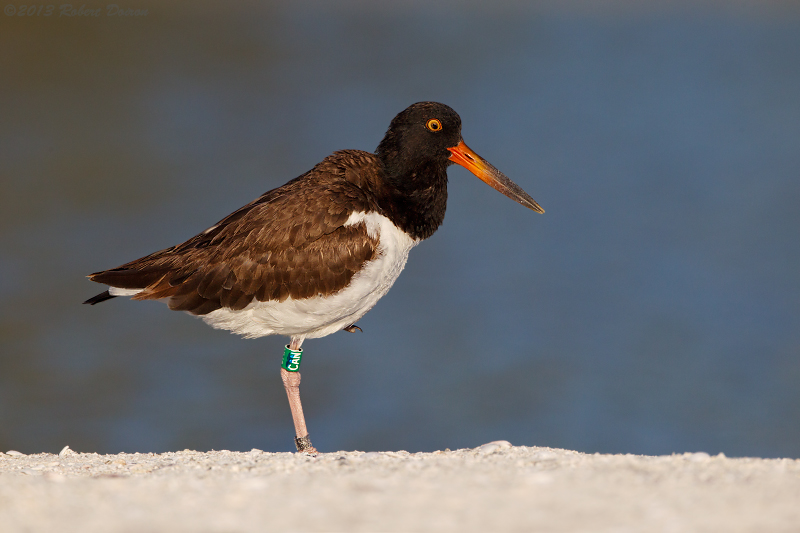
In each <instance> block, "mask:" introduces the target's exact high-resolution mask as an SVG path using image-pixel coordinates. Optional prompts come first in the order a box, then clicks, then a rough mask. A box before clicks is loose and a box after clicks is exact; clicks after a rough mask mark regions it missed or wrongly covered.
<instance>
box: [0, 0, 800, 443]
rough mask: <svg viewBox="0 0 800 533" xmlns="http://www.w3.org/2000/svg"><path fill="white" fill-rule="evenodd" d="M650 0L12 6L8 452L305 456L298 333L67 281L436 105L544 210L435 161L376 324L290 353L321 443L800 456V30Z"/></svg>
mask: <svg viewBox="0 0 800 533" xmlns="http://www.w3.org/2000/svg"><path fill="white" fill-rule="evenodd" d="M100 6H101V5H100V4H98V6H97V7H100ZM565 6H566V7H565ZM648 6H649V4H644V3H642V4H637V3H631V2H610V3H606V4H602V6H600V7H594V8H592V9H591V10H586V9H581V8H579V7H578V5H577V4H569V3H568V4H557V5H556V4H542V5H539V6H537V7H525V6H521V5H517V4H516V3H513V2H508V3H496V2H495V3H492V7H491V8H488V7H478V6H473V7H466V6H464V5H462V4H458V5H456V4H452V5H449V4H442V5H441V6H440V7H434V8H431V7H424V6H423V5H422V4H419V5H418V4H416V3H393V4H392V5H391V6H389V5H380V6H377V5H371V4H366V3H358V2H354V3H351V4H337V7H335V8H334V7H332V6H331V7H329V6H326V5H323V4H292V5H291V6H289V5H284V4H248V5H243V6H238V7H232V6H227V5H226V6H224V7H223V6H222V5H217V4H215V3H208V4H201V3H173V4H170V5H169V6H165V5H161V4H159V3H152V4H150V3H141V2H140V3H137V4H136V5H133V4H131V5H130V7H147V8H148V9H149V11H148V14H147V15H146V16H144V17H138V18H135V17H131V18H109V17H104V16H101V17H98V18H91V19H88V18H87V19H75V18H71V19H68V18H65V17H60V18H59V17H52V18H42V17H10V16H7V15H0V59H1V61H2V63H0V69H1V70H0V78H1V81H0V102H1V103H0V106H1V108H2V117H3V118H2V120H1V121H0V179H2V195H0V274H2V275H0V298H2V302H3V305H2V306H0V450H5V449H11V448H13V449H17V450H21V451H24V452H39V451H50V452H54V451H58V450H59V449H60V448H61V447H62V446H64V445H66V444H69V445H70V446H71V447H72V448H73V449H75V450H79V451H97V452H101V453H106V452H119V451H129V452H132V451H153V452H161V451H166V450H178V449H184V448H194V449H201V450H207V449H212V448H216V449H221V448H225V449H233V450H248V449H250V448H253V447H258V448H261V449H266V450H272V451H278V450H290V449H292V447H293V444H292V424H291V418H290V414H289V409H288V405H287V402H286V398H285V395H284V392H283V388H282V386H281V384H280V378H279V372H278V368H279V357H280V354H281V346H282V344H283V343H284V342H285V340H284V339H281V338H267V339H261V340H257V341H244V340H241V339H238V338H236V337H234V336H232V335H230V334H228V333H225V332H220V331H214V330H212V329H210V328H208V327H207V326H205V325H204V324H203V323H202V322H200V321H199V320H196V319H193V318H190V317H188V316H186V315H183V314H180V313H171V312H168V311H167V310H166V307H165V306H164V305H163V304H158V303H151V302H127V301H124V300H122V299H117V300H114V301H111V302H108V303H105V304H103V305H102V306H97V307H89V306H82V305H80V302H81V301H83V300H84V299H86V298H88V297H89V296H92V295H94V294H95V293H96V292H99V291H100V290H102V287H99V286H97V285H95V284H92V283H90V282H88V281H86V280H85V279H84V278H83V276H84V275H86V274H88V273H90V272H93V271H96V270H100V269H104V268H110V267H113V266H116V265H118V264H120V263H123V262H126V261H128V260H131V259H134V258H136V257H139V256H141V255H144V254H146V253H149V252H151V251H154V250H156V249H160V248H164V247H167V246H170V245H172V244H175V243H177V242H180V241H182V240H184V239H186V238H188V237H190V236H191V235H193V234H195V233H196V232H197V231H199V230H202V229H203V228H205V227H208V226H209V225H210V224H211V223H213V222H215V221H216V220H218V219H220V218H222V217H223V216H225V215H226V214H228V213H229V212H231V211H232V210H234V209H236V208H237V207H239V206H241V205H243V204H244V203H246V202H248V201H249V200H251V199H253V198H254V197H256V196H258V195H259V194H261V193H262V192H264V191H266V190H268V189H270V188H273V187H275V186H277V185H280V184H281V183H283V182H285V181H287V180H288V179H291V178H293V177H295V176H297V175H299V174H301V173H302V172H304V171H306V170H308V169H309V168H311V166H313V164H315V163H316V162H317V161H319V160H320V159H322V158H323V157H324V156H325V155H327V154H328V153H330V152H332V151H333V150H337V149H342V148H360V149H368V150H371V149H374V147H375V146H376V145H377V143H378V141H379V140H380V138H381V137H382V135H383V133H384V131H385V129H386V127H387V126H388V124H389V121H390V119H391V118H392V117H393V116H394V114H396V113H397V112H398V111H400V110H402V109H403V108H405V107H406V106H407V105H409V104H411V103H413V102H416V101H419V100H439V101H442V102H445V103H447V104H449V105H451V106H452V107H453V108H455V109H456V110H457V111H458V112H459V113H460V114H461V117H462V120H463V124H464V128H463V134H464V137H465V140H466V141H467V143H468V144H469V145H470V146H471V147H472V148H474V149H475V150H476V151H477V152H478V153H480V154H481V155H483V156H484V157H486V158H487V159H489V160H490V161H491V162H493V163H494V165H495V166H497V167H498V168H500V169H501V170H503V171H504V172H505V173H506V174H507V175H509V176H510V177H511V178H512V179H514V180H515V181H516V182H517V183H519V184H520V185H522V186H523V187H524V188H525V189H526V190H527V191H528V192H530V193H531V194H532V196H533V197H534V198H536V199H537V200H538V201H539V202H540V203H541V204H542V206H543V207H544V208H545V209H546V210H547V214H545V215H543V216H538V215H534V214H533V213H531V212H530V211H528V210H525V209H523V208H521V207H520V206H518V205H516V204H514V203H513V202H511V201H510V200H508V199H507V198H504V197H503V196H501V195H500V194H497V193H496V192H495V191H493V190H491V189H489V188H488V187H486V186H485V185H483V184H482V183H480V182H479V181H478V180H476V179H474V177H472V176H471V175H470V174H469V173H468V172H467V171H465V170H463V169H460V168H452V169H451V170H450V178H451V186H450V204H449V209H448V216H447V220H446V222H445V225H444V226H443V228H442V229H441V230H440V231H439V232H438V233H437V234H436V235H435V236H434V237H433V238H432V239H430V240H429V241H427V242H425V243H423V244H422V245H420V246H419V247H417V248H416V249H415V250H414V251H413V252H412V256H411V259H410V261H409V264H408V267H407V269H406V271H405V272H404V273H403V275H402V276H401V277H400V279H399V281H398V282H397V284H396V285H395V287H394V288H393V289H392V291H391V292H390V293H389V295H388V296H387V297H386V298H384V300H382V301H381V302H380V303H379V304H378V306H377V307H376V308H375V309H373V310H372V311H371V312H370V313H369V314H368V315H367V316H366V317H365V318H364V319H362V320H361V321H360V322H359V325H360V326H361V327H362V328H363V329H364V332H363V333H357V334H347V333H339V334H336V335H333V336H330V337H327V338H325V339H320V340H312V341H309V342H307V343H306V344H305V346H304V348H305V349H306V354H307V357H306V359H305V361H306V362H305V364H304V366H303V400H304V407H305V410H306V414H307V417H308V423H309V426H310V430H311V436H312V438H313V441H314V443H315V445H317V447H318V448H320V449H322V450H324V451H331V450H336V449H362V450H370V449H408V450H411V451H417V450H432V449H437V448H445V447H449V448H457V447H464V446H475V445H478V444H481V443H483V442H487V441H490V440H496V439H508V440H510V441H511V442H513V443H515V444H525V445H546V446H558V447H566V448H572V449H577V450H581V451H588V452H594V451H599V452H631V453H648V454H660V453H671V452H683V451H695V450H704V451H707V452H710V453H717V452H720V451H721V452H724V453H726V454H727V455H734V456H735V455H759V456H791V457H798V456H800V389H798V387H797V383H798V379H800V328H799V327H798V325H800V324H799V322H800V320H799V319H800V276H799V275H798V272H800V242H799V241H798V229H800V215H799V214H798V209H797V205H798V204H799V203H800V180H799V179H798V178H800V176H799V175H798V174H800V172H798V169H800V150H798V141H800V96H798V95H800V62H798V61H797V59H798V57H799V56H798V54H799V53H800V12H799V11H798V10H797V9H796V8H795V7H794V4H791V3H785V4H783V3H771V2H766V3H760V4H754V5H753V6H750V7H747V5H746V4H741V5H739V6H738V7H737V8H724V9H723V8H722V7H721V6H720V5H718V4H716V3H708V4H705V3H702V2H701V3H693V4H686V5H684V4H680V3H672V4H665V5H664V6H662V7H659V8H652V7H648ZM90 7H92V6H90Z"/></svg>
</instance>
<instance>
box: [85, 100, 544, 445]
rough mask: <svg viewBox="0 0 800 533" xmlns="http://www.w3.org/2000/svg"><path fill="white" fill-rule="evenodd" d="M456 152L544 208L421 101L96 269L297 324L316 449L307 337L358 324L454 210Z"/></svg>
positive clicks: (189, 302) (453, 119)
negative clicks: (152, 246) (163, 241)
mask: <svg viewBox="0 0 800 533" xmlns="http://www.w3.org/2000/svg"><path fill="white" fill-rule="evenodd" d="M453 163H457V164H459V165H461V166H463V167H465V168H467V169H468V170H469V171H470V172H472V173H473V174H475V175H476V176H477V177H478V178H480V179H481V180H483V181H484V182H486V183H487V184H488V185H490V186H492V187H494V188H495V189H497V190H498V191H500V192H501V193H503V194H504V195H506V196H508V197H509V198H511V199H512V200H515V201H516V202H518V203H520V204H522V205H523V206H525V207H528V208H530V209H532V210H534V211H536V212H537V213H544V210H543V209H542V208H541V207H540V206H539V204H537V203H536V201H534V199H533V198H531V197H530V196H529V195H528V194H527V193H526V192H525V191H523V190H522V189H521V188H520V187H519V186H517V185H516V184H515V183H514V182H512V181H511V180H510V179H508V178H507V177H506V176H505V175H503V174H502V173H501V172H500V171H499V170H497V169H496V168H494V167H493V166H492V165H491V164H489V163H488V162H487V161H486V160H485V159H483V158H481V157H480V156H479V155H478V154H476V153H475V152H473V151H472V150H471V149H470V148H469V147H467V145H466V144H464V141H463V139H462V138H461V118H460V117H459V116H458V114H457V113H456V112H455V111H453V110H452V109H451V108H450V107H448V106H446V105H444V104H440V103H436V102H419V103H416V104H414V105H412V106H410V107H408V108H407V109H406V110H404V111H403V112H401V113H400V114H398V115H397V116H396V117H394V119H393V120H392V123H391V125H390V126H389V129H388V131H387V132H386V135H385V136H384V138H383V140H382V141H381V142H380V144H379V145H378V149H377V150H376V151H375V153H374V154H371V153H369V152H363V151H360V150H342V151H339V152H334V153H333V154H332V155H330V156H328V157H326V158H325V159H324V160H322V162H321V163H319V164H317V165H316V166H315V167H314V168H312V169H311V170H310V171H308V172H306V173H305V174H303V175H302V176H300V177H298V178H295V179H293V180H292V181H290V182H288V183H286V184H285V185H283V186H281V187H278V188H277V189H273V190H271V191H269V192H267V193H265V194H263V195H262V196H261V197H259V198H258V199H257V200H255V201H253V202H251V203H249V204H247V205H246V206H244V207H242V208H241V209H239V210H237V211H235V212H233V213H232V214H230V215H228V216H227V217H225V218H224V219H222V220H221V221H219V222H217V223H216V224H214V225H213V226H211V227H210V228H208V229H207V230H205V231H203V232H201V233H199V234H198V235H196V236H194V237H192V238H191V239H189V240H188V241H186V242H184V243H182V244H179V245H177V246H173V247H172V248H167V249H166V250H161V251H159V252H155V253H153V254H150V255H148V256H146V257H142V258H141V259H137V260H135V261H131V262H130V263H126V264H124V265H122V266H119V267H117V268H112V269H111V270H104V271H102V272H96V273H94V274H91V275H90V276H89V279H90V280H92V281H96V282H98V283H103V284H105V285H108V286H109V289H108V290H107V291H105V292H102V293H100V294H98V295H97V296H95V297H93V298H90V299H89V300H87V301H86V302H84V303H87V304H92V305H94V304H97V303H100V302H103V301H105V300H108V299H110V298H114V297H116V296H131V297H132V299H134V300H164V301H166V303H167V305H169V308H170V309H173V310H175V311H187V312H189V313H191V314H193V315H197V316H199V317H201V318H202V319H203V320H204V321H205V322H206V323H208V324H209V325H211V326H212V327H214V328H219V329H227V330H230V331H232V332H233V333H237V334H239V335H242V336H244V337H246V338H255V337H263V336H265V335H286V336H288V337H290V343H289V344H288V345H287V346H286V349H285V351H284V358H283V364H282V365H281V376H282V378H283V384H284V387H285V388H286V393H287V395H288V397H289V406H290V407H291V410H292V418H293V420H294V425H295V433H296V437H295V445H296V446H297V450H298V451H299V452H307V453H312V454H313V453H316V450H315V449H314V447H313V446H312V445H311V440H310V439H309V437H308V431H307V429H306V424H305V418H304V417H303V408H302V405H301V403H300V388H299V387H300V372H299V371H298V370H299V367H300V357H301V354H302V350H301V345H302V343H303V341H304V340H305V339H313V338H317V337H324V336H325V335H330V334H331V333H335V332H337V331H341V330H345V331H351V332H352V331H355V330H356V329H360V328H358V326H356V325H355V322H356V321H357V320H358V319H360V318H361V317H362V316H364V314H366V312H367V311H369V310H370V309H371V308H372V307H373V306H374V305H375V304H376V303H377V301H378V300H379V299H380V298H381V297H382V296H383V295H384V294H386V292H387V291H388V290H389V288H390V287H391V286H392V284H393V283H394V281H395V280H396V279H397V276H398V275H400V271H402V270H403V267H404V266H405V264H406V259H407V258H408V252H409V251H410V250H411V248H413V247H414V246H415V245H416V244H417V243H419V242H420V241H421V240H423V239H426V238H428V237H430V236H431V235H433V233H434V232H435V231H436V229H437V228H438V227H439V226H440V225H441V224H442V221H443V220H444V212H445V208H446V204H447V167H448V166H449V165H451V164H453Z"/></svg>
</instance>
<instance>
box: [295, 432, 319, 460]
mask: <svg viewBox="0 0 800 533" xmlns="http://www.w3.org/2000/svg"><path fill="white" fill-rule="evenodd" d="M294 445H295V446H297V453H305V454H308V455H310V456H312V457H316V455H317V453H319V452H317V449H316V448H314V446H312V445H311V439H310V438H308V435H306V436H305V437H295V438H294Z"/></svg>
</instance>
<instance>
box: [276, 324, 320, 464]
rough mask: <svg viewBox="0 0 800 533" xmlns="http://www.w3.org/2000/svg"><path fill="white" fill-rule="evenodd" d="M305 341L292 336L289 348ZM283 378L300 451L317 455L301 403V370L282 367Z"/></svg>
mask: <svg viewBox="0 0 800 533" xmlns="http://www.w3.org/2000/svg"><path fill="white" fill-rule="evenodd" d="M302 343H303V339H302V338H297V337H292V341H291V343H290V344H289V348H291V349H292V350H299V349H300V345H301V344H302ZM281 379H282V380H283V387H284V388H285V389H286V396H288V397H289V408H290V409H291V410H292V420H294V430H295V435H296V437H295V439H294V443H295V445H296V446H297V451H298V452H304V453H308V454H311V455H316V454H317V450H316V448H314V446H312V445H311V439H309V438H308V429H307V428H306V419H305V416H303V405H302V404H301V403H300V372H287V371H286V370H285V369H283V368H281Z"/></svg>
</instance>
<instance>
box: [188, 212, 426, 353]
mask: <svg viewBox="0 0 800 533" xmlns="http://www.w3.org/2000/svg"><path fill="white" fill-rule="evenodd" d="M362 222H363V223H365V224H366V226H367V232H368V233H369V234H370V236H371V237H377V238H378V242H379V245H378V254H377V257H376V258H374V259H372V260H371V261H369V262H368V263H367V264H365V265H364V267H363V268H362V269H361V270H360V271H359V272H357V273H356V274H355V275H354V276H353V278H352V279H351V280H350V284H349V285H348V286H347V287H346V288H344V289H342V290H341V291H339V292H337V293H336V294H333V295H330V296H325V297H322V296H315V297H313V298H306V299H302V300H293V299H291V298H289V299H286V300H284V301H283V302H275V301H270V302H258V301H253V302H252V303H251V304H250V305H248V306H247V307H245V308H244V309H242V310H240V311H231V310H230V309H224V308H223V309H217V310H216V311H212V312H211V313H208V314H207V315H204V316H202V319H203V320H204V321H205V322H206V323H207V324H209V325H211V326H212V327H215V328H218V329H227V330H230V331H232V332H233V333H237V334H239V335H242V336H244V337H245V338H256V337H263V336H265V335H275V334H277V335H287V336H293V337H300V338H301V339H304V338H312V339H313V338H316V337H324V336H325V335H330V334H331V333H335V332H337V331H340V330H341V329H343V328H345V327H347V326H349V325H351V324H353V323H354V322H356V321H357V320H358V319H360V318H361V317H362V316H364V315H365V314H366V312H367V311H369V310H370V309H372V307H373V306H374V305H375V304H376V303H377V302H378V300H380V299H381V297H382V296H383V295H384V294H386V293H387V292H388V291H389V289H390V288H391V286H392V285H393V284H394V282H395V280H396V279H397V277H398V276H399V275H400V272H401V271H402V270H403V267H405V265H406V261H407V260H408V252H409V251H410V250H411V248H413V247H414V246H415V245H416V244H417V243H418V242H419V241H417V240H414V239H412V238H411V237H410V236H409V235H408V234H407V233H405V232H403V231H401V230H399V229H398V228H397V227H396V226H395V225H394V224H392V222H391V221H390V220H389V219H388V218H386V217H385V216H383V215H379V214H377V213H369V214H366V213H363V212H359V213H353V214H352V215H350V218H348V220H347V222H346V223H345V225H355V224H359V223H362Z"/></svg>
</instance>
